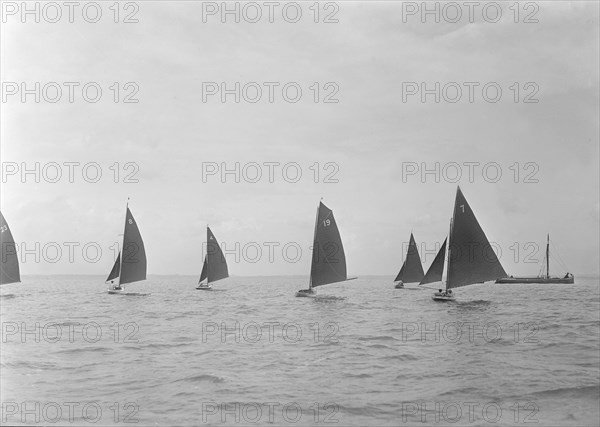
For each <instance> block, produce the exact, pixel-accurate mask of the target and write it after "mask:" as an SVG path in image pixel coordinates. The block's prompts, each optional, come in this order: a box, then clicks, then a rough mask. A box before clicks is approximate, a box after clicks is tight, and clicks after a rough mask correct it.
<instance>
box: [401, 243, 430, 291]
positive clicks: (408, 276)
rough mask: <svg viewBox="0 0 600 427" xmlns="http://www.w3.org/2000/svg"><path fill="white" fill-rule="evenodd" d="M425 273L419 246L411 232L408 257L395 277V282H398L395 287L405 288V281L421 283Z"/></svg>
mask: <svg viewBox="0 0 600 427" xmlns="http://www.w3.org/2000/svg"><path fill="white" fill-rule="evenodd" d="M424 275H425V273H424V272H423V265H422V264H421V257H420V256H419V249H418V248H417V244H416V243H415V238H414V237H413V234H412V233H410V240H409V242H408V250H407V251H406V259H405V260H404V263H403V264H402V267H401V268H400V272H399V273H398V275H397V276H396V278H395V279H394V282H395V283H396V286H394V289H404V284H405V283H412V282H416V283H419V282H420V281H421V280H422V279H423V276H424Z"/></svg>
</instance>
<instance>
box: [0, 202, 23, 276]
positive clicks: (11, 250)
mask: <svg viewBox="0 0 600 427" xmlns="http://www.w3.org/2000/svg"><path fill="white" fill-rule="evenodd" d="M0 221H1V222H0V244H1V246H2V270H1V274H0V285H8V284H9V283H17V282H20V281H21V273H20V272H19V258H18V256H17V248H16V245H15V240H14V239H13V236H12V233H11V232H10V228H9V227H8V223H7V222H6V220H5V219H4V215H2V212H0Z"/></svg>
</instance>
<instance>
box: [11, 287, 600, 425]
mask: <svg viewBox="0 0 600 427" xmlns="http://www.w3.org/2000/svg"><path fill="white" fill-rule="evenodd" d="M196 280H197V278H195V277H184V276H172V277H165V276H153V277H150V279H149V280H147V281H145V282H140V283H137V284H131V285H129V286H128V289H127V290H128V291H132V292H138V293H139V294H138V295H132V296H123V295H108V294H107V293H106V291H105V286H104V283H103V278H102V277H94V276H65V277H59V276H51V277H33V276H31V277H25V278H24V279H23V283H21V284H13V285H6V286H3V287H2V289H1V292H2V298H1V308H2V313H1V316H2V353H1V357H2V358H1V362H2V365H1V371H2V372H1V374H2V380H1V382H2V383H1V390H0V391H1V395H2V397H1V399H2V411H3V413H2V417H3V422H5V423H8V424H19V423H21V422H22V421H23V420H22V417H25V416H26V418H25V419H24V421H25V422H26V424H35V423H36V416H37V417H38V420H39V422H40V423H41V424H49V423H51V422H52V421H57V424H60V425H113V424H120V425H122V424H123V423H124V422H125V421H134V422H135V421H137V422H138V424H139V425H198V424H206V425H232V424H241V425H244V424H269V423H271V424H275V425H291V424H293V425H310V424H328V423H332V422H335V421H337V424H338V425H436V424H437V425H446V424H449V423H450V422H454V425H515V424H519V425H522V424H523V423H524V422H525V421H533V422H536V421H537V423H538V424H539V425H598V423H599V422H600V420H599V418H600V416H599V401H600V398H599V394H600V391H599V382H600V348H599V340H600V338H599V336H600V319H599V317H600V314H599V313H600V297H599V282H598V279H597V278H577V283H576V284H575V285H494V284H485V285H476V286H469V287H466V288H462V289H459V290H458V291H457V294H458V295H457V301H455V302H450V303H437V302H434V301H432V300H431V297H430V296H431V291H430V290H408V289H407V290H395V289H393V285H392V284H391V283H390V278H381V277H367V278H360V279H358V280H355V281H351V282H347V283H345V284H334V285H330V286H326V287H323V288H320V289H319V296H318V297H317V298H315V299H309V298H295V297H294V291H295V290H297V289H300V288H304V287H306V286H305V285H306V278H300V277H264V278H259V277H249V278H242V277H233V278H229V279H226V280H223V281H221V282H217V283H216V284H215V286H214V288H215V289H214V291H211V292H207V291H196V290H195V289H194V287H195V282H196ZM24 405H25V406H24ZM36 405H37V406H36ZM27 411H29V412H28V413H26V412H27ZM93 421H95V422H93Z"/></svg>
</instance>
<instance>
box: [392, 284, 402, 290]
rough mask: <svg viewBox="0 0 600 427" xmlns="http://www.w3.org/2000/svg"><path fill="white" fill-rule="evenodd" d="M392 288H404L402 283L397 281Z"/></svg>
mask: <svg viewBox="0 0 600 427" xmlns="http://www.w3.org/2000/svg"><path fill="white" fill-rule="evenodd" d="M394 289H404V283H397V284H396V286H394Z"/></svg>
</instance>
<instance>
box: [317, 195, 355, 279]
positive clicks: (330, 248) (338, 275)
mask: <svg viewBox="0 0 600 427" xmlns="http://www.w3.org/2000/svg"><path fill="white" fill-rule="evenodd" d="M344 280H347V275H346V255H345V254H344V247H343V246H342V238H341V237H340V232H339V230H338V227H337V224H336V222H335V218H334V217H333V211H332V210H331V209H329V208H328V207H327V206H325V205H324V204H323V203H319V210H318V211H317V223H316V224H315V237H314V242H313V257H312V266H311V268H310V284H311V287H313V288H314V287H315V286H321V285H327V284H329V283H335V282H341V281H344Z"/></svg>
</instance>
